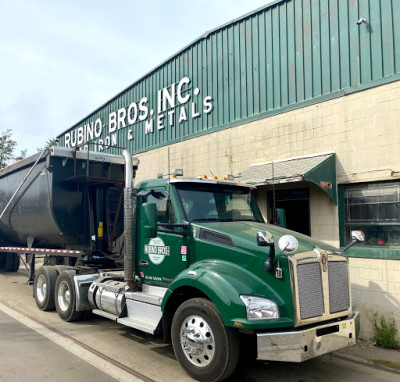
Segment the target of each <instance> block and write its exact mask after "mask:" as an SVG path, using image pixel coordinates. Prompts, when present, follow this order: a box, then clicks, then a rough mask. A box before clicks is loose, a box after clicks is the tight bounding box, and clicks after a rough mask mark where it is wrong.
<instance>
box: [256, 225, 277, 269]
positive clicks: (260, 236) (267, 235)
mask: <svg viewBox="0 0 400 382" xmlns="http://www.w3.org/2000/svg"><path fill="white" fill-rule="evenodd" d="M257 245H258V246H260V247H269V256H268V259H267V260H266V261H265V263H264V270H265V271H266V272H273V270H274V259H275V244H274V237H273V236H272V234H271V232H268V231H265V232H257Z"/></svg>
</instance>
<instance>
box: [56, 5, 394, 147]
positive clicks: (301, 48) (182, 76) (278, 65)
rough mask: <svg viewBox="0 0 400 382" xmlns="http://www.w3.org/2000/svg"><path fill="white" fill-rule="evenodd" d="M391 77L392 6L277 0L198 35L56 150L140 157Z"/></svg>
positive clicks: (86, 120)
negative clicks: (85, 148)
mask: <svg viewBox="0 0 400 382" xmlns="http://www.w3.org/2000/svg"><path fill="white" fill-rule="evenodd" d="M398 79H400V2H399V1H397V0H279V1H275V2H272V3H270V4H268V5H266V6H265V7H262V8H260V9H258V10H256V11H254V12H252V13H250V14H247V15H245V16H243V17H241V18H239V19H236V20H233V21H232V22H230V23H227V24H225V25H223V26H221V27H219V28H217V29H215V30H213V31H210V32H207V33H206V34H204V35H203V36H201V37H200V38H199V39H197V40H196V41H194V42H193V43H191V44H190V45H188V46H187V47H185V48H184V49H182V50H181V51H180V52H178V53H177V54H176V55H174V56H173V57H171V58H170V59H168V60H167V61H165V62H164V63H162V64H161V65H160V66H158V67H157V68H155V69H154V70H153V71H151V72H150V73H148V74H147V75H145V76H144V77H142V78H141V79H139V80H138V81H136V82H135V83H133V84H132V85H131V86H129V87H128V88H127V89H125V90H124V91H122V92H121V93H120V94H118V95H117V96H116V97H114V98H113V99H111V100H109V101H108V102H106V103H105V104H104V105H103V106H101V107H100V108H98V109H97V110H95V111H94V112H93V113H91V114H90V115H88V116H87V117H86V118H84V119H83V120H81V121H80V122H79V123H77V124H76V125H74V126H72V127H71V128H70V129H68V130H67V131H65V132H64V133H62V134H61V135H60V136H59V138H60V144H61V145H62V146H64V145H68V146H77V145H82V144H85V143H87V141H89V142H94V143H97V144H100V145H102V144H108V145H116V146H122V147H127V148H128V149H129V150H130V151H131V152H132V153H140V152H144V151H148V150H151V149H154V148H157V147H160V146H163V145H168V144H171V143H174V142H179V141H182V140H186V139H190V138H192V137H196V136H199V135H202V134H207V133H210V132H214V131H217V130H220V129H224V128H229V127H232V126H236V125H240V124H244V123H247V122H250V121H253V120H257V119H261V118H265V117H268V116H270V115H274V114H279V113H281V112H285V111H288V110H292V109H296V108H300V107H304V106H307V105H310V104H314V103H318V102H322V101H325V100H328V99H331V98H335V97H341V96H343V95H346V94H348V93H351V92H355V91H359V90H363V89H366V88H369V87H374V86H377V85H381V84H384V83H387V82H391V81H396V80H398ZM96 147H97V149H103V150H106V151H108V152H115V151H116V150H115V149H112V148H106V147H104V146H103V147H101V146H100V147H98V146H91V149H96Z"/></svg>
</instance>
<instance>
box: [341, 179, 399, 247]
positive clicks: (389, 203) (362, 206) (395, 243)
mask: <svg viewBox="0 0 400 382" xmlns="http://www.w3.org/2000/svg"><path fill="white" fill-rule="evenodd" d="M343 196H344V228H345V242H349V241H350V232H351V231H352V230H362V231H363V232H364V233H365V236H366V240H365V242H364V243H362V244H359V245H363V246H376V247H387V248H392V247H400V182H390V183H371V184H364V185H357V186H345V187H344V193H343Z"/></svg>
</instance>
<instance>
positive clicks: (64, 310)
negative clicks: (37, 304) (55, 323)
mask: <svg viewBox="0 0 400 382" xmlns="http://www.w3.org/2000/svg"><path fill="white" fill-rule="evenodd" d="M74 276H75V271H73V270H65V271H62V272H61V273H60V274H59V275H58V277H57V281H56V288H55V302H56V310H57V313H58V315H59V316H60V317H61V319H63V320H64V321H67V322H71V321H77V320H79V319H80V318H81V317H82V315H83V313H84V312H78V311H77V310H76V299H75V284H74Z"/></svg>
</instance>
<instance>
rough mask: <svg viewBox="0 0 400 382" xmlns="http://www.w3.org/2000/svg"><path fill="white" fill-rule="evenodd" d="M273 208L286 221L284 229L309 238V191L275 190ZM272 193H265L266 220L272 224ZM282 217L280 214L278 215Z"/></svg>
mask: <svg viewBox="0 0 400 382" xmlns="http://www.w3.org/2000/svg"><path fill="white" fill-rule="evenodd" d="M274 193H275V208H276V209H277V210H281V211H280V212H282V210H283V211H284V212H283V215H284V216H285V219H286V225H285V227H286V228H288V229H291V230H293V231H296V232H300V233H303V234H304V235H308V236H311V229H310V190H309V189H308V188H297V189H293V190H275V192H274ZM274 193H273V192H272V191H268V192H267V200H268V219H269V222H270V223H273V220H274V219H273V216H274V215H273V208H274ZM280 215H281V216H282V213H281V214H280Z"/></svg>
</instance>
